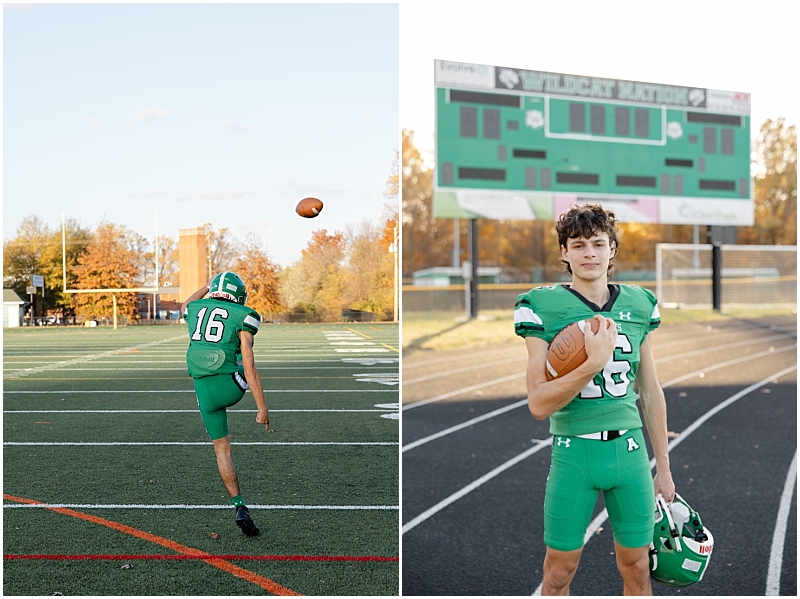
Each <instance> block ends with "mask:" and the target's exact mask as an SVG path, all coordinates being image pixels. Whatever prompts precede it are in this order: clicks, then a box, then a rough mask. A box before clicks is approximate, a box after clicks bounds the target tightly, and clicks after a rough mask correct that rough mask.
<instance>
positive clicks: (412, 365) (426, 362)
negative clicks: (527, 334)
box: [403, 346, 525, 370]
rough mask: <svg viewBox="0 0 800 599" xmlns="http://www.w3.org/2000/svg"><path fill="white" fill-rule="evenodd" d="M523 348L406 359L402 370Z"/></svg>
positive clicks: (521, 347) (522, 349)
mask: <svg viewBox="0 0 800 599" xmlns="http://www.w3.org/2000/svg"><path fill="white" fill-rule="evenodd" d="M524 349H525V347H524V346H520V347H507V348H505V349H496V350H490V351H488V352H487V351H485V350H484V351H482V352H471V353H468V354H459V355H454V356H447V357H446V358H435V359H433V360H424V361H422V362H412V363H410V364H409V363H407V360H406V361H405V362H406V363H404V364H403V370H407V369H409V368H417V367H418V366H429V365H431V364H443V363H447V362H452V361H454V360H462V359H464V358H484V359H485V358H486V356H487V355H489V356H491V355H493V354H504V353H510V352H514V353H516V354H519V353H520V351H524Z"/></svg>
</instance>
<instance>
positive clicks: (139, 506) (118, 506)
mask: <svg viewBox="0 0 800 599" xmlns="http://www.w3.org/2000/svg"><path fill="white" fill-rule="evenodd" d="M54 507H55V508H71V509H84V510H229V509H231V505H230V504H228V505H187V504H183V503H181V504H176V505H153V504H143V503H130V504H127V503H108V504H103V503H4V504H3V509H14V508H16V509H37V508H45V509H46V508H54ZM247 507H248V508H249V509H251V510H253V509H256V510H399V509H400V507H399V506H397V505H257V504H252V505H251V504H247Z"/></svg>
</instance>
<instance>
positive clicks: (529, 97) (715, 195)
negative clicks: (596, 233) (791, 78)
mask: <svg viewBox="0 0 800 599" xmlns="http://www.w3.org/2000/svg"><path fill="white" fill-rule="evenodd" d="M435 85H436V176H435V189H434V215H435V216H437V217H441V218H490V219H528V220H532V219H547V220H551V219H554V218H557V217H558V215H559V214H561V213H562V212H565V211H566V210H568V209H569V207H570V206H571V205H573V204H582V203H587V202H600V203H602V204H603V205H604V206H606V207H607V208H611V209H613V210H614V211H615V212H616V213H617V216H618V217H619V219H620V220H622V221H631V222H644V223H671V224H705V225H752V224H753V201H752V182H751V178H750V94H748V93H742V92H729V91H719V90H711V89H703V88H690V87H682V86H677V85H662V84H653V83H644V82H637V81H626V80H617V79H605V78H599V77H588V76H577V75H567V74H563V73H549V72H542V71H531V70H524V69H512V68H505V67H496V66H487V65H476V64H466V63H458V62H448V61H443V60H437V61H435Z"/></svg>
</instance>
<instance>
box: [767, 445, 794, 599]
mask: <svg viewBox="0 0 800 599" xmlns="http://www.w3.org/2000/svg"><path fill="white" fill-rule="evenodd" d="M796 482H797V450H795V452H794V457H793V458H792V463H791V464H790V465H789V473H788V474H787V475H786V483H785V484H784V485H783V493H782V494H781V504H780V507H779V508H778V517H777V519H776V520H775V532H774V533H773V535H772V547H771V549H770V552H769V569H768V570H767V592H766V595H768V596H769V595H780V594H781V592H780V591H781V570H782V569H783V545H784V542H785V541H786V523H787V521H788V520H789V512H790V511H791V508H792V496H793V495H794V485H795V483H796Z"/></svg>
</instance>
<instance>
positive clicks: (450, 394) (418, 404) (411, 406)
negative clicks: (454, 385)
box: [403, 372, 525, 412]
mask: <svg viewBox="0 0 800 599" xmlns="http://www.w3.org/2000/svg"><path fill="white" fill-rule="evenodd" d="M524 376H525V373H524V372H518V373H517V374H512V375H510V376H504V377H503V378H499V379H494V380H491V381H486V382H485V383H479V384H477V385H472V386H470V387H464V388H463V389H456V390H455V391H449V392H448V393H443V394H441V395H437V396H436V397H431V398H430V399H423V400H422V401H415V402H414V403H411V404H407V405H405V406H403V411H404V412H405V411H406V410H413V409H414V408H419V407H421V406H425V405H428V404H429V403H433V402H436V401H441V400H443V399H447V398H448V397H455V396H456V395H461V394H462V393H468V392H470V391H476V390H477V389H483V388H484V387H491V386H492V385H498V384H500V383H505V382H507V381H513V380H514V379H518V378H523V377H524Z"/></svg>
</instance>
